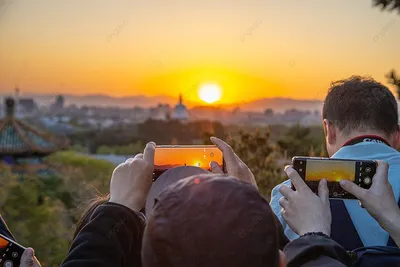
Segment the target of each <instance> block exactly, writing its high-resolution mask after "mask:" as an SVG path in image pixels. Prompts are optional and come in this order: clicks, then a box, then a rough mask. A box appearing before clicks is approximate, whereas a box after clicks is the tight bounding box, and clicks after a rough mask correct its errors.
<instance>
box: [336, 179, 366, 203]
mask: <svg viewBox="0 0 400 267" xmlns="http://www.w3.org/2000/svg"><path fill="white" fill-rule="evenodd" d="M339 184H340V186H341V187H342V188H343V189H344V190H346V191H347V192H349V193H350V194H352V195H353V196H355V197H356V198H358V199H359V200H361V201H362V200H363V198H364V197H363V196H364V194H365V192H366V191H367V190H366V189H364V188H361V187H359V186H358V185H356V184H355V183H353V182H350V181H347V180H341V181H340V182H339Z"/></svg>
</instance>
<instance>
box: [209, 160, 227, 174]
mask: <svg viewBox="0 0 400 267" xmlns="http://www.w3.org/2000/svg"><path fill="white" fill-rule="evenodd" d="M210 168H211V172H212V173H215V174H224V172H223V171H222V169H221V167H220V166H219V165H218V163H216V162H215V161H212V162H211V163H210Z"/></svg>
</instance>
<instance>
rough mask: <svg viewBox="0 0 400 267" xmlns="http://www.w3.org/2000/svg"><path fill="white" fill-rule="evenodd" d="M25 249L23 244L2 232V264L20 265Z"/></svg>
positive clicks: (7, 266) (0, 240) (0, 237)
mask: <svg viewBox="0 0 400 267" xmlns="http://www.w3.org/2000/svg"><path fill="white" fill-rule="evenodd" d="M24 251H25V248H24V247H23V246H21V245H20V244H18V243H16V242H15V241H12V240H11V239H9V238H7V237H6V236H3V235H1V234H0V266H4V267H17V266H20V262H21V257H22V254H23V253H24Z"/></svg>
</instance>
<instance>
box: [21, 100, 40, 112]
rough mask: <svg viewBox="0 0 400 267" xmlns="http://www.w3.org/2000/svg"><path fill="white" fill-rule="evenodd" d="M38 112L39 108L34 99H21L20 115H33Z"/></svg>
mask: <svg viewBox="0 0 400 267" xmlns="http://www.w3.org/2000/svg"><path fill="white" fill-rule="evenodd" d="M37 110H38V106H37V104H36V102H35V100H33V99H32V98H21V99H19V102H18V111H19V112H20V113H29V114H31V113H33V112H35V111H37Z"/></svg>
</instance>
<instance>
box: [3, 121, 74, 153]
mask: <svg viewBox="0 0 400 267" xmlns="http://www.w3.org/2000/svg"><path fill="white" fill-rule="evenodd" d="M8 124H11V125H12V126H13V127H14V128H15V129H16V131H17V132H18V134H19V136H20V137H21V138H22V139H23V141H24V142H25V143H26V144H28V145H29V146H30V147H31V149H29V150H28V149H17V148H14V149H13V150H9V151H0V155H10V156H24V155H43V156H45V155H49V154H52V153H54V152H57V151H60V150H64V149H66V148H68V145H69V142H68V140H67V139H66V138H54V137H53V136H52V135H51V134H48V133H45V132H41V131H38V130H37V129H36V128H34V127H31V126H30V125H29V124H27V123H25V122H23V121H21V120H18V119H16V118H15V117H14V116H5V117H4V118H3V119H2V120H0V132H1V131H2V130H3V129H4V127H5V126H6V125H8ZM21 126H22V127H24V128H28V129H29V130H30V131H32V132H33V133H35V134H36V135H39V136H41V137H42V138H43V139H45V140H47V141H49V142H51V143H53V144H54V145H55V146H56V147H55V148H49V149H46V148H41V147H38V146H37V145H36V144H34V143H32V142H31V141H30V139H29V138H27V137H26V135H25V133H24V132H23V131H22V129H21Z"/></svg>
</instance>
